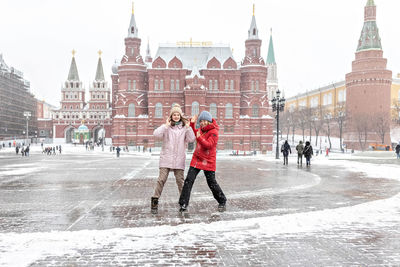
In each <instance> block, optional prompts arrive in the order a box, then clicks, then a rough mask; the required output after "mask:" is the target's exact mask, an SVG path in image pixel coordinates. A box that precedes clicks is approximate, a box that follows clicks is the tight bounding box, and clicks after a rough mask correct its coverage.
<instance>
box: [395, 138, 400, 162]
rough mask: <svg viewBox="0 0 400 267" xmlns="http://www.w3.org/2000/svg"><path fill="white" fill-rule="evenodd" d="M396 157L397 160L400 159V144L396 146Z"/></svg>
mask: <svg viewBox="0 0 400 267" xmlns="http://www.w3.org/2000/svg"><path fill="white" fill-rule="evenodd" d="M396 155H397V159H400V142H399V143H398V144H397V146H396Z"/></svg>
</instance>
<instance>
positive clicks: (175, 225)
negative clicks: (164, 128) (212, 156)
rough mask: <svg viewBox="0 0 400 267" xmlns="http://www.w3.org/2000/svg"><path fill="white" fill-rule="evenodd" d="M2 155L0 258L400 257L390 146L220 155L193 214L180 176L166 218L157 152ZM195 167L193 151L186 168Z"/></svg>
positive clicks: (374, 260)
mask: <svg viewBox="0 0 400 267" xmlns="http://www.w3.org/2000/svg"><path fill="white" fill-rule="evenodd" d="M32 150H33V152H32V153H31V156H30V157H27V158H23V157H21V156H16V155H15V153H12V151H11V150H8V151H4V150H2V151H1V152H0V266H143V265H148V266H150V265H151V266H153V265H160V266H168V265H171V266H174V265H195V266H198V265H227V266H243V265H251V266H253V265H259V266H271V265H286V266H287V265H290V266H296V265H297V266H352V265H364V266H365V265H368V266H378V265H384V266H387V265H400V254H399V253H398V251H400V175H399V173H400V172H399V170H400V164H399V162H400V161H396V160H395V159H393V158H392V156H391V154H389V153H380V152H378V153H364V154H359V155H341V154H331V156H330V157H329V158H326V157H322V156H319V157H314V158H313V161H312V166H311V168H306V167H305V166H303V167H298V166H297V165H296V164H295V158H294V157H290V158H289V166H288V167H287V166H283V165H282V162H281V161H277V160H275V159H273V157H272V156H254V157H232V156H226V155H219V156H218V158H217V175H216V176H217V180H218V182H219V183H220V185H221V187H222V189H223V190H224V192H225V194H226V196H227V198H228V202H227V211H226V212H224V213H219V212H217V203H216V201H215V200H214V199H213V198H212V194H211V192H210V191H209V189H208V187H207V185H206V182H205V179H204V176H203V175H202V174H200V175H199V177H198V179H197V180H196V182H195V185H194V187H193V191H192V192H193V194H192V197H191V202H190V206H189V212H188V214H185V215H181V214H179V213H178V212H177V211H178V204H177V200H178V197H179V196H178V192H177V188H176V184H175V179H174V177H173V175H172V174H171V175H170V177H169V179H168V181H167V184H166V186H165V188H164V191H163V195H162V197H161V199H160V208H159V213H158V214H157V215H152V214H151V213H150V210H149V209H150V207H149V206H150V197H151V196H152V193H153V188H154V185H155V182H156V179H157V175H158V156H156V155H153V156H152V155H150V154H148V153H146V154H143V153H142V154H140V153H122V155H121V157H120V158H116V157H115V155H114V154H113V153H110V152H108V150H106V151H105V152H102V151H101V149H100V150H99V149H98V148H97V150H96V151H85V150H84V148H82V147H67V146H66V147H65V148H64V151H63V154H62V155H55V156H46V155H42V154H40V153H38V152H37V151H38V148H35V147H34V148H33V149H32ZM188 164H189V158H188V161H187V165H188Z"/></svg>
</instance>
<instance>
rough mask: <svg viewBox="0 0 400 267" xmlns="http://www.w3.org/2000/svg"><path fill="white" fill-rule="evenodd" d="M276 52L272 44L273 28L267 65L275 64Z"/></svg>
mask: <svg viewBox="0 0 400 267" xmlns="http://www.w3.org/2000/svg"><path fill="white" fill-rule="evenodd" d="M275 63H276V62H275V52H274V44H273V42H272V28H271V35H270V37H269V47H268V56H267V64H275Z"/></svg>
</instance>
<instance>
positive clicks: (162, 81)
mask: <svg viewBox="0 0 400 267" xmlns="http://www.w3.org/2000/svg"><path fill="white" fill-rule="evenodd" d="M160 90H161V91H162V90H164V80H162V79H161V80H160Z"/></svg>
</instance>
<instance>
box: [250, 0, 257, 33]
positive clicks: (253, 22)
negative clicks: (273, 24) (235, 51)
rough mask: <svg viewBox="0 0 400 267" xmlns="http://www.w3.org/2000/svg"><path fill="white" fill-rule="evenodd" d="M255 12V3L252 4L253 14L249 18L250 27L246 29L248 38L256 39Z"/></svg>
mask: <svg viewBox="0 0 400 267" xmlns="http://www.w3.org/2000/svg"><path fill="white" fill-rule="evenodd" d="M254 13H255V5H254V4H253V16H252V18H251V24H250V28H249V31H248V35H249V37H248V39H258V29H257V24H256V17H255V15H254Z"/></svg>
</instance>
